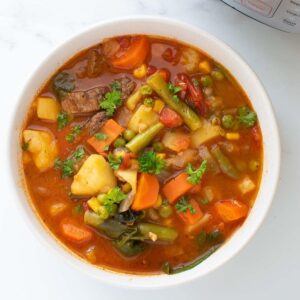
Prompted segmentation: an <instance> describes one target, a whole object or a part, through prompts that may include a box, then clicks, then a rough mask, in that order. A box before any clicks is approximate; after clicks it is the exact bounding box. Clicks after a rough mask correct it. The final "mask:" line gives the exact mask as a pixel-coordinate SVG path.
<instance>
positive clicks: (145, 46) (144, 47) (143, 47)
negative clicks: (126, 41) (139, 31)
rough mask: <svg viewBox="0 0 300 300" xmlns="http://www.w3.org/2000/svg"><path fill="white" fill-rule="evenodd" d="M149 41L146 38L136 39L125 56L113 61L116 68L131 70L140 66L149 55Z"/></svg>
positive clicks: (117, 57) (115, 58)
mask: <svg viewBox="0 0 300 300" xmlns="http://www.w3.org/2000/svg"><path fill="white" fill-rule="evenodd" d="M149 49H150V45H149V39H148V38H147V37H146V36H139V37H136V38H135V39H134V40H133V42H132V43H131V45H130V46H129V47H128V49H127V50H126V51H125V52H124V53H123V55H120V56H116V57H114V58H112V59H111V61H110V62H111V64H112V66H113V67H115V68H119V69H124V70H130V69H134V68H136V67H138V66H140V65H141V64H142V63H143V62H144V61H145V59H146V57H147V55H148V53H149Z"/></svg>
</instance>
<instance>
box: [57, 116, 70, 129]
mask: <svg viewBox="0 0 300 300" xmlns="http://www.w3.org/2000/svg"><path fill="white" fill-rule="evenodd" d="M68 123H69V117H68V114H67V113H66V112H64V111H61V112H60V113H59V114H58V116H57V126H58V129H59V130H61V129H63V128H65V127H66V126H67V125H68Z"/></svg>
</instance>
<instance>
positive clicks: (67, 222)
mask: <svg viewBox="0 0 300 300" xmlns="http://www.w3.org/2000/svg"><path fill="white" fill-rule="evenodd" d="M60 229H61V232H62V234H63V235H64V237H65V238H66V239H67V240H68V241H70V242H73V243H77V244H84V243H87V242H89V241H90V240H91V239H92V237H93V233H92V231H91V230H89V229H88V228H86V227H84V226H83V225H78V224H77V223H75V221H74V220H72V219H69V218H65V219H63V220H62V221H61V223H60Z"/></svg>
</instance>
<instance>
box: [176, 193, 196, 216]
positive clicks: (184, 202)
mask: <svg viewBox="0 0 300 300" xmlns="http://www.w3.org/2000/svg"><path fill="white" fill-rule="evenodd" d="M175 208H176V210H177V211H178V212H183V213H185V212H187V210H189V211H190V212H191V214H195V213H196V210H195V208H194V207H193V206H192V204H191V203H189V202H188V199H187V197H185V196H183V197H181V198H180V199H179V201H178V202H177V203H176V205H175Z"/></svg>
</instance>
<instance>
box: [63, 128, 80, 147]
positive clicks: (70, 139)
mask: <svg viewBox="0 0 300 300" xmlns="http://www.w3.org/2000/svg"><path fill="white" fill-rule="evenodd" d="M80 133H81V126H80V125H75V126H74V127H73V128H72V130H71V133H69V134H68V135H66V141H67V142H69V143H73V142H74V141H75V139H76V138H77V137H78V135H79V134H80Z"/></svg>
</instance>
